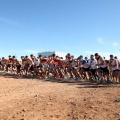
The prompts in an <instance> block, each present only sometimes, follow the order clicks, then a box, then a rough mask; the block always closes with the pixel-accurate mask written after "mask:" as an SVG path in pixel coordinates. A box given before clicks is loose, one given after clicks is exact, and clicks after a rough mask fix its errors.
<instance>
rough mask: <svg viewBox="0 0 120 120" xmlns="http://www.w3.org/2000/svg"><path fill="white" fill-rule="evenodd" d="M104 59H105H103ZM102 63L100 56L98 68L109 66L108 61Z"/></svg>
mask: <svg viewBox="0 0 120 120" xmlns="http://www.w3.org/2000/svg"><path fill="white" fill-rule="evenodd" d="M103 60H104V59H103ZM101 63H102V61H101V60H100V58H99V59H98V61H97V64H98V68H105V67H107V64H106V61H105V60H104V64H103V65H100V64H101Z"/></svg>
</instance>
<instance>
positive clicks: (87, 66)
mask: <svg viewBox="0 0 120 120" xmlns="http://www.w3.org/2000/svg"><path fill="white" fill-rule="evenodd" d="M83 61H86V63H84V64H82V67H83V68H89V67H90V60H83Z"/></svg>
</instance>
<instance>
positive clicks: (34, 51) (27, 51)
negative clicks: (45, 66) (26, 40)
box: [25, 50, 39, 53]
mask: <svg viewBox="0 0 120 120" xmlns="http://www.w3.org/2000/svg"><path fill="white" fill-rule="evenodd" d="M25 52H26V53H38V52H39V51H36V50H25Z"/></svg>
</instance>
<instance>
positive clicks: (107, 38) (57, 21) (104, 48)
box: [0, 0, 120, 58]
mask: <svg viewBox="0 0 120 120" xmlns="http://www.w3.org/2000/svg"><path fill="white" fill-rule="evenodd" d="M119 6H120V0H0V57H3V56H4V57H8V55H16V57H17V58H20V56H22V55H30V54H31V53H32V54H34V55H37V53H38V52H43V51H59V52H66V53H71V54H73V55H74V56H75V57H77V56H79V55H83V56H90V55H91V54H94V53H96V52H98V53H99V54H100V55H102V56H105V57H107V58H109V55H110V54H114V55H117V56H118V57H119V58H120V7H119Z"/></svg>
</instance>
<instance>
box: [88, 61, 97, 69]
mask: <svg viewBox="0 0 120 120" xmlns="http://www.w3.org/2000/svg"><path fill="white" fill-rule="evenodd" d="M96 64H97V60H95V59H93V60H92V59H91V60H90V69H97V66H96Z"/></svg>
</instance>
